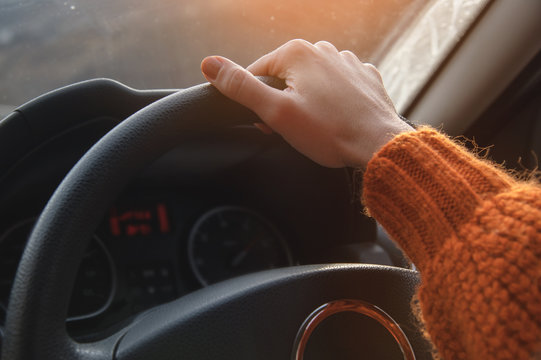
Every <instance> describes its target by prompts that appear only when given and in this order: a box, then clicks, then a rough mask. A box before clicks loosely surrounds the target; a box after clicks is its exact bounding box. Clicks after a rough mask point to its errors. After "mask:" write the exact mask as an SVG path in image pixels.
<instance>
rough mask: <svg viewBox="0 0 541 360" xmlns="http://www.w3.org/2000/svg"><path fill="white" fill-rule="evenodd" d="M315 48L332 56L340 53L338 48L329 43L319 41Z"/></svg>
mask: <svg viewBox="0 0 541 360" xmlns="http://www.w3.org/2000/svg"><path fill="white" fill-rule="evenodd" d="M314 46H315V47H316V48H318V49H320V50H322V51H325V52H327V53H331V54H337V53H338V50H337V49H336V47H335V46H334V45H333V44H331V43H330V42H328V41H318V42H317V43H315V44H314Z"/></svg>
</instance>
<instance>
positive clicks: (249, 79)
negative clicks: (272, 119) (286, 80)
mask: <svg viewBox="0 0 541 360" xmlns="http://www.w3.org/2000/svg"><path fill="white" fill-rule="evenodd" d="M201 71H202V72H203V75H204V76H205V78H206V79H207V80H208V81H209V82H210V83H211V84H212V85H214V86H215V87H216V88H217V89H218V90H219V91H220V92H221V93H222V94H224V95H225V96H227V97H229V98H230V99H232V100H234V101H236V102H238V103H241V104H242V105H244V106H246V107H248V108H250V109H251V110H253V111H254V112H255V113H257V114H258V115H259V116H260V117H263V116H264V115H263V113H264V112H265V109H268V108H271V107H272V106H273V103H275V102H276V101H277V100H278V99H279V98H280V97H281V96H282V94H281V91H279V90H276V89H274V88H272V87H270V86H267V85H266V84H264V83H262V82H261V81H259V80H258V79H257V78H256V77H255V76H254V75H252V74H251V73H250V72H249V71H246V70H245V69H244V68H242V67H241V66H239V65H237V64H235V63H234V62H232V61H231V60H228V59H226V58H223V57H219V56H209V57H207V58H205V59H203V61H202V62H201Z"/></svg>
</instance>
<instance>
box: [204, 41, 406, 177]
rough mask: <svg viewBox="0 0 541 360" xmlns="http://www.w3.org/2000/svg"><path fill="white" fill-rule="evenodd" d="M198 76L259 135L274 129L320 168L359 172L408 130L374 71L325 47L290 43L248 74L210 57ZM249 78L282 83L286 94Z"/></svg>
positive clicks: (347, 53) (351, 56)
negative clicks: (248, 116)
mask: <svg viewBox="0 0 541 360" xmlns="http://www.w3.org/2000/svg"><path fill="white" fill-rule="evenodd" d="M201 70H202V71H203V74H204V75H205V77H206V78H207V80H208V81H209V82H210V83H211V84H213V85H214V86H215V87H216V88H217V89H218V90H219V91H220V92H222V93H223V94H224V95H225V96H227V97H229V98H231V99H232V100H235V101H237V102H239V103H241V104H243V105H244V106H246V107H248V108H250V109H251V110H253V111H254V112H255V113H256V114H257V115H258V116H259V117H260V118H261V120H262V121H263V122H264V123H265V124H266V126H261V125H260V126H259V127H260V128H261V129H262V130H265V129H267V130H269V131H270V129H272V130H273V131H276V132H277V133H279V134H280V135H282V137H283V138H284V139H285V140H286V141H287V142H288V143H290V144H291V146H293V147H294V148H295V149H297V150H298V151H299V152H301V153H303V154H304V155H306V156H307V157H309V158H311V159H312V160H314V161H315V162H317V163H319V164H321V165H324V166H328V167H343V166H351V167H365V166H366V164H367V162H368V161H369V160H370V158H371V157H372V156H373V154H374V153H376V152H377V151H378V150H379V149H380V148H381V147H382V146H383V145H384V144H385V143H387V142H388V141H389V140H390V139H392V138H393V137H394V136H395V135H396V134H398V133H400V132H403V131H412V130H413V129H412V128H411V127H410V126H409V125H407V124H406V123H405V122H403V121H402V120H401V119H400V117H399V116H398V115H397V113H396V111H395V109H394V106H393V104H392V102H391V100H390V99H389V96H388V95H387V93H386V91H385V89H384V87H383V82H382V79H381V75H380V74H379V72H378V71H377V69H376V68H375V67H374V66H373V65H371V64H364V63H362V62H361V61H360V60H359V59H358V58H357V57H356V56H355V55H354V54H353V53H352V52H350V51H341V52H338V50H337V49H336V48H335V47H334V46H333V45H332V44H330V43H328V42H325V41H320V42H318V43H316V44H314V45H313V44H311V43H309V42H307V41H304V40H292V41H289V42H287V43H286V44H284V45H282V46H281V47H279V48H278V49H276V50H274V51H272V52H271V53H269V54H267V55H265V56H263V57H261V58H260V59H258V60H257V61H255V62H254V63H253V64H251V65H250V66H249V67H248V68H247V69H243V68H242V67H240V66H239V65H237V64H235V63H233V62H232V61H230V60H228V59H225V58H223V57H218V56H211V57H207V58H205V59H204V60H203V62H202V63H201ZM254 75H264V76H276V77H279V78H282V79H285V82H286V84H287V88H286V89H285V90H283V91H281V90H277V89H274V88H271V87H269V86H267V85H265V84H263V83H262V82H261V81H259V80H258V79H257V78H256V77H255V76H254ZM267 126H268V127H267ZM269 128H270V129H269Z"/></svg>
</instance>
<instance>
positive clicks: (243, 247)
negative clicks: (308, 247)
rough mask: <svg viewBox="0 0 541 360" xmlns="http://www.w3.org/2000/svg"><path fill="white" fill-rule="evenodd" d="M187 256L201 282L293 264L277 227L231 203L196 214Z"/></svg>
mask: <svg viewBox="0 0 541 360" xmlns="http://www.w3.org/2000/svg"><path fill="white" fill-rule="evenodd" d="M188 258H189V262H190V266H191V268H192V270H193V272H194V274H195V276H196V277H197V279H198V280H199V281H200V282H201V284H203V285H209V284H212V283H215V282H218V281H221V280H225V279H228V278H232V277H235V276H238V275H243V274H247V273H250V272H255V271H260V270H267V269H273V268H278V267H284V266H289V265H292V261H291V253H290V251H289V248H288V247H287V244H286V243H285V241H284V239H283V238H282V236H281V235H280V234H279V233H278V230H277V229H276V228H275V227H274V226H273V225H272V224H271V223H270V222H269V221H267V220H266V219H265V218H263V217H262V216H260V215H258V214H256V213H255V212H253V211H251V210H248V209H245V208H241V207H234V206H223V207H218V208H215V209H213V210H210V211H209V212H207V213H205V214H204V215H203V216H201V218H199V220H198V221H197V222H196V223H195V225H194V227H193V229H192V231H191V233H190V237H189V239H188Z"/></svg>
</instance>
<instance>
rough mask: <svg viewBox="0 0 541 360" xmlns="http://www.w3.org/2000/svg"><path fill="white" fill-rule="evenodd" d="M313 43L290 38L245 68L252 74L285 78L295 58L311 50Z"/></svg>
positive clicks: (299, 57)
mask: <svg viewBox="0 0 541 360" xmlns="http://www.w3.org/2000/svg"><path fill="white" fill-rule="evenodd" d="M314 49H315V47H314V45H312V44H311V43H309V42H308V41H306V40H302V39H294V40H290V41H288V42H287V43H285V44H284V45H282V46H280V47H279V48H277V49H276V50H274V51H272V52H270V53H268V54H267V55H264V56H262V57H261V58H259V59H257V60H256V61H255V62H254V63H253V64H251V65H250V66H248V67H247V68H246V70H248V71H250V72H251V73H252V74H254V75H270V76H277V77H279V78H287V74H288V72H289V70H290V68H291V67H292V66H293V65H294V64H295V60H298V59H302V58H303V57H304V56H306V54H307V53H309V52H313V51H314Z"/></svg>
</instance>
